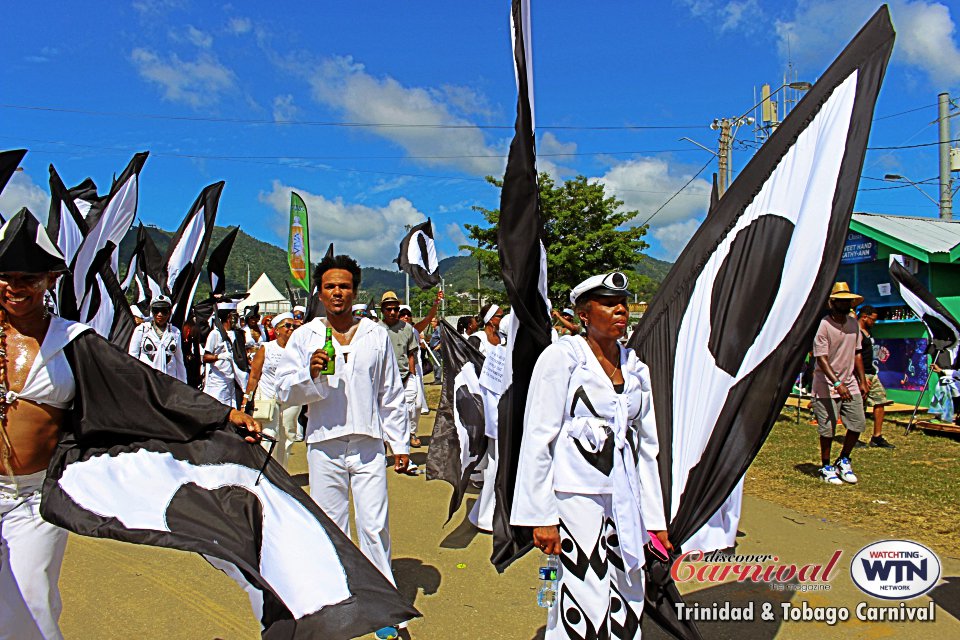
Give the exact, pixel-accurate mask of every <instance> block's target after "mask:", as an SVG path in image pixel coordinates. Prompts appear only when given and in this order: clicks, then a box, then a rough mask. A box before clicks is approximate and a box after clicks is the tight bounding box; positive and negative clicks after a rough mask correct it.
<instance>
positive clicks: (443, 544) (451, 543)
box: [440, 498, 479, 549]
mask: <svg viewBox="0 0 960 640" xmlns="http://www.w3.org/2000/svg"><path fill="white" fill-rule="evenodd" d="M475 502H476V500H475V499H474V500H471V499H469V498H468V499H467V501H466V503H467V508H466V509H465V510H464V511H463V513H464V516H463V520H462V521H461V522H460V524H458V525H457V528H456V529H454V530H453V531H451V532H450V533H448V534H447V537H445V538H444V539H443V540H441V541H440V548H441V549H466V548H467V547H469V546H470V543H471V542H473V539H474V538H476V537H477V533H478V532H479V529H477V528H476V527H475V526H473V525H472V524H471V523H470V520H469V518H467V515H466V514H468V513H470V512H471V511H472V510H473V505H474V503H475Z"/></svg>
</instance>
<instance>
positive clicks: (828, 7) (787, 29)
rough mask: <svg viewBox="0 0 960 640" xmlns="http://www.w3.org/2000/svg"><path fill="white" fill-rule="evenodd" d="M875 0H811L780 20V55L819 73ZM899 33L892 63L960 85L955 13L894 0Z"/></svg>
mask: <svg viewBox="0 0 960 640" xmlns="http://www.w3.org/2000/svg"><path fill="white" fill-rule="evenodd" d="M876 9H877V3H876V2H874V1H873V0H806V1H801V2H800V3H799V4H798V5H797V9H796V12H795V13H794V16H793V18H792V19H790V20H781V21H777V24H776V31H777V36H778V38H779V45H778V46H779V50H780V55H781V57H783V58H784V59H786V58H787V56H788V54H789V55H790V56H791V57H792V58H793V60H794V61H795V62H797V63H799V66H800V67H801V68H806V69H808V70H813V71H816V72H819V71H820V70H822V69H823V68H824V67H825V65H826V64H828V63H829V62H830V61H831V60H832V59H833V57H834V56H836V55H837V54H838V53H839V52H840V51H841V50H842V49H843V47H844V46H845V45H846V44H847V42H849V41H850V39H851V38H852V37H853V36H854V35H855V34H856V33H857V31H858V30H859V29H860V27H862V26H863V24H864V23H865V22H866V21H867V20H868V19H869V18H870V16H871V15H872V14H873V13H874V12H875V11H876ZM890 14H891V17H892V19H893V22H894V27H895V28H896V30H897V44H896V46H895V47H894V52H893V59H894V60H895V61H897V62H900V63H903V64H906V65H909V66H912V67H916V68H917V69H919V70H920V71H922V72H923V73H924V74H926V75H927V76H928V78H929V79H930V81H931V82H932V83H933V84H935V85H938V86H943V85H948V86H956V84H957V83H958V82H960V48H958V46H957V40H956V37H955V36H956V25H955V23H954V21H953V17H952V16H951V14H950V9H949V8H948V7H947V6H945V5H943V4H940V3H939V2H925V1H924V0H917V1H915V2H911V1H909V0H892V1H891V2H890Z"/></svg>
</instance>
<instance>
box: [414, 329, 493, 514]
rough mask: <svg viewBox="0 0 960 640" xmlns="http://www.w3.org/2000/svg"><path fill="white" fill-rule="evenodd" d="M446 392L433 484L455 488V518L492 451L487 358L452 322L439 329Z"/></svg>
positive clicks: (430, 468)
mask: <svg viewBox="0 0 960 640" xmlns="http://www.w3.org/2000/svg"><path fill="white" fill-rule="evenodd" d="M438 327H439V330H440V352H441V354H442V358H441V359H442V361H443V388H442V390H441V392H440V405H439V406H438V407H437V419H436V421H435V422H434V423H433V435H432V436H431V437H430V448H429V449H428V450H427V480H443V481H445V482H449V483H450V485H451V486H452V487H453V495H452V496H451V497H450V509H449V512H448V514H447V520H449V519H450V518H451V517H452V516H453V514H454V513H456V512H457V509H459V508H460V504H461V503H462V502H463V496H464V494H466V491H467V486H468V485H469V483H470V476H471V475H473V472H474V470H475V469H476V468H477V465H478V464H479V463H480V461H481V460H483V459H484V456H485V455H486V453H487V444H488V440H487V437H486V434H485V421H484V410H483V397H482V395H483V391H482V389H481V388H480V371H481V369H483V361H484V358H483V355H482V354H481V353H480V352H479V351H478V350H477V348H476V347H474V346H473V345H472V344H470V343H469V342H467V340H466V339H465V338H464V337H463V336H461V335H460V334H459V333H457V330H456V329H454V328H453V327H451V326H450V323H448V322H447V321H446V320H444V321H442V322H441V323H440V324H439V325H438Z"/></svg>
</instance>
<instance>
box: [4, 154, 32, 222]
mask: <svg viewBox="0 0 960 640" xmlns="http://www.w3.org/2000/svg"><path fill="white" fill-rule="evenodd" d="M25 155H27V150H26V149H11V150H10V151H0V193H2V192H3V188H4V187H6V186H7V183H8V182H10V178H12V177H13V174H14V172H15V171H16V170H17V167H19V166H20V161H21V160H23V156H25ZM0 213H3V212H2V211H0Z"/></svg>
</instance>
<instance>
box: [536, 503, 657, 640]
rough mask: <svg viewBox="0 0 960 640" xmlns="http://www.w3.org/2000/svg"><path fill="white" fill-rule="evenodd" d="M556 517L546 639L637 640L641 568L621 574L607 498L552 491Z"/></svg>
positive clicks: (611, 508) (615, 534)
mask: <svg viewBox="0 0 960 640" xmlns="http://www.w3.org/2000/svg"><path fill="white" fill-rule="evenodd" d="M557 508H558V511H559V514H560V544H561V548H562V552H561V554H560V572H559V576H558V577H559V586H558V592H557V602H556V604H555V605H554V606H552V607H551V608H550V610H549V612H548V613H547V633H546V635H545V636H544V638H545V640H557V639H562V640H567V639H580V638H616V639H617V640H627V639H629V640H635V639H639V638H640V614H641V612H642V611H643V580H644V576H643V570H639V571H636V572H633V573H631V574H630V576H629V578H630V582H629V583H628V582H627V577H628V576H627V575H626V574H625V573H624V570H623V569H624V564H623V559H622V557H621V555H620V546H619V544H618V542H617V528H616V525H615V524H614V520H613V501H612V499H611V496H610V495H609V494H598V495H587V494H580V493H561V492H559V491H558V492H557Z"/></svg>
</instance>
